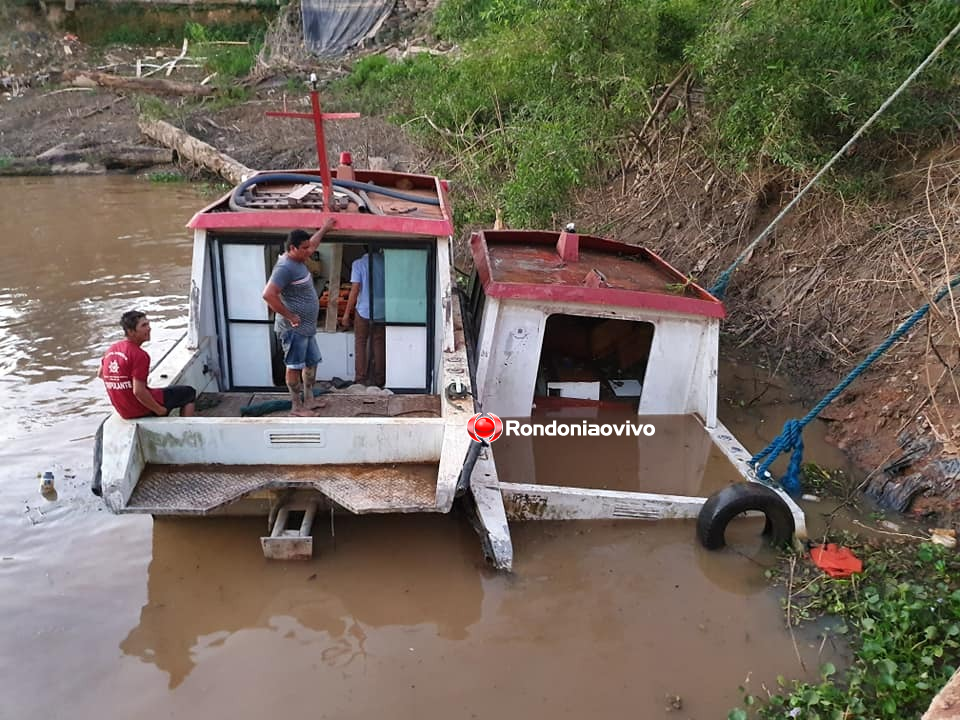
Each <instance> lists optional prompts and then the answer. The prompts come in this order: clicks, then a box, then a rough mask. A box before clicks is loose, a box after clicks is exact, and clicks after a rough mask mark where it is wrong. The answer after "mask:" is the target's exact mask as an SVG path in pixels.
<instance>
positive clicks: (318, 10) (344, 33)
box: [300, 0, 396, 55]
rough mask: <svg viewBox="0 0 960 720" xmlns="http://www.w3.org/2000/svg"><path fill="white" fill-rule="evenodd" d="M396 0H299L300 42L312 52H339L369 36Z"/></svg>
mask: <svg viewBox="0 0 960 720" xmlns="http://www.w3.org/2000/svg"><path fill="white" fill-rule="evenodd" d="M395 4H396V0H301V3H300V13H301V17H302V20H303V42H304V45H306V47H307V50H309V51H310V52H312V53H313V54H315V55H341V54H343V53H344V52H345V51H346V50H348V49H349V48H351V47H353V46H354V45H356V44H357V43H359V42H360V41H361V40H363V39H365V38H368V37H372V36H373V35H375V34H376V33H377V31H378V30H379V29H380V26H381V25H382V24H383V21H384V20H386V19H387V18H388V17H389V16H390V13H391V12H392V11H393V7H394V5H395Z"/></svg>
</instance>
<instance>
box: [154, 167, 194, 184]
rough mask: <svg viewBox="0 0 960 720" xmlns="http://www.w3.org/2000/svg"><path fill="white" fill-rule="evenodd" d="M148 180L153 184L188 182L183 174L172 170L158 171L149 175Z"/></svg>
mask: <svg viewBox="0 0 960 720" xmlns="http://www.w3.org/2000/svg"><path fill="white" fill-rule="evenodd" d="M147 179H148V180H149V181H150V182H152V183H178V182H184V181H185V180H186V178H185V177H184V176H183V175H182V174H180V173H178V172H171V171H170V170H158V171H156V172H152V173H149V174H148V175H147Z"/></svg>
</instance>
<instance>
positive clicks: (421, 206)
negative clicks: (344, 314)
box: [187, 170, 453, 238]
mask: <svg viewBox="0 0 960 720" xmlns="http://www.w3.org/2000/svg"><path fill="white" fill-rule="evenodd" d="M331 175H332V176H333V177H334V178H336V175H337V173H336V171H332V172H331ZM353 175H354V178H353V183H354V184H353V185H352V186H351V187H353V188H354V192H355V193H361V194H364V195H366V196H367V199H368V200H369V207H368V208H365V209H366V210H367V211H366V212H363V211H360V212H358V211H357V207H356V205H355V204H354V203H351V204H350V205H349V206H348V207H347V208H346V209H342V210H340V211H339V212H335V211H331V212H325V211H324V210H323V201H322V197H323V193H322V189H321V185H322V177H321V172H320V171H319V170H275V171H268V172H260V173H257V174H256V175H254V176H253V177H252V178H250V179H249V180H246V181H245V182H244V183H242V184H241V185H239V186H237V188H234V189H233V190H231V191H230V193H228V194H226V195H224V196H223V197H222V198H220V199H219V200H217V201H216V202H214V203H212V204H210V205H208V206H207V207H205V208H204V209H203V210H201V211H200V212H198V213H197V214H196V215H194V216H193V218H191V220H190V222H189V223H188V224H187V226H188V227H190V228H193V229H196V228H203V229H207V230H238V231H239V230H246V231H250V230H276V231H286V230H291V229H294V228H317V227H322V226H323V224H324V222H325V221H326V218H327V217H329V216H332V217H335V218H336V230H337V231H338V232H349V233H351V234H354V235H358V236H376V235H389V236H391V237H395V238H396V237H402V236H419V237H422V236H430V237H449V236H451V235H453V212H452V211H451V209H450V203H449V200H448V198H447V188H446V182H445V181H442V180H440V179H438V178H437V177H434V176H432V175H417V174H413V173H400V172H384V171H372V170H355V171H354V173H353ZM271 176H272V177H273V178H274V179H271ZM284 176H287V177H290V176H293V177H298V176H299V177H301V178H306V179H305V180H304V179H301V180H299V181H298V180H282V179H279V178H282V177H284ZM308 176H309V177H308ZM310 177H315V178H316V183H315V184H316V188H315V190H314V191H313V192H311V193H309V194H306V195H303V191H304V190H306V189H308V188H310V185H311V182H310ZM257 178H261V179H262V182H259V183H258V182H256V180H257ZM333 182H334V192H335V193H336V192H338V191H339V190H340V188H338V187H337V186H336V183H337V180H336V179H335V180H334V181H333ZM357 184H359V185H362V186H363V189H362V191H361V190H358V189H357ZM245 186H246V187H247V188H248V190H247V192H245V193H242V195H244V196H245V198H246V201H245V206H244V207H242V208H241V207H238V206H237V203H236V202H231V198H232V197H234V194H235V192H236V191H237V189H238V188H242V187H245ZM382 190H387V191H392V193H393V194H392V195H387V194H383V193H382V192H381V191H382ZM301 195H302V197H298V196H301ZM234 199H235V198H234Z"/></svg>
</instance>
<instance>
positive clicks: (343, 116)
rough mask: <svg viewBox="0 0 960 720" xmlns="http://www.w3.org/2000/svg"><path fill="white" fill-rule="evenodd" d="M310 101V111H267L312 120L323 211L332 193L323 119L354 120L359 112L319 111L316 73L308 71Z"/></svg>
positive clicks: (327, 209)
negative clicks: (311, 110) (318, 163)
mask: <svg viewBox="0 0 960 720" xmlns="http://www.w3.org/2000/svg"><path fill="white" fill-rule="evenodd" d="M310 86H311V87H312V90H310V103H311V105H312V106H313V112H311V113H292V112H268V113H267V115H268V116H270V117H288V118H298V119H301V120H313V128H314V132H315V133H316V136H317V159H318V160H319V162H320V179H321V180H322V181H323V211H324V212H330V197H331V196H332V195H333V181H332V180H331V179H330V166H329V165H328V164H327V144H326V142H325V141H324V137H323V121H324V120H354V119H356V118H358V117H360V113H325V112H321V111H320V94H319V93H318V92H317V75H316V73H310Z"/></svg>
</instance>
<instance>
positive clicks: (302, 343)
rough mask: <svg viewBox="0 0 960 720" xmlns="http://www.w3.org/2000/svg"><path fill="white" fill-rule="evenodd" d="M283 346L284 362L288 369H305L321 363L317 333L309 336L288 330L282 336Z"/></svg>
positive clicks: (281, 342)
mask: <svg viewBox="0 0 960 720" xmlns="http://www.w3.org/2000/svg"><path fill="white" fill-rule="evenodd" d="M280 344H281V345H282V346H283V364H284V365H286V366H287V369H288V370H303V368H305V367H315V366H317V365H319V364H320V346H319V345H317V337H316V335H311V336H310V337H307V336H305V335H299V334H297V333H296V332H294V331H293V330H288V331H287V332H285V333H284V334H283V337H282V338H280Z"/></svg>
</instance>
